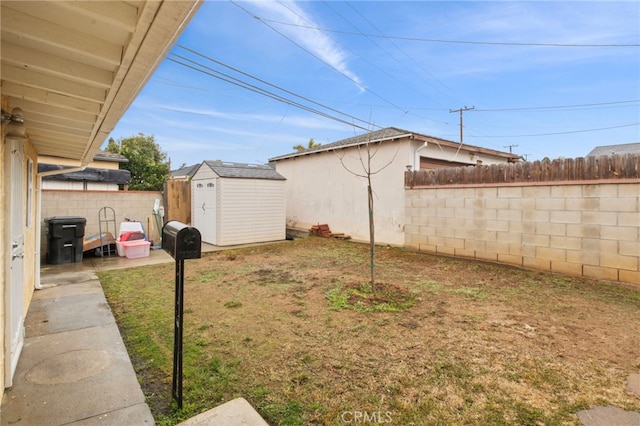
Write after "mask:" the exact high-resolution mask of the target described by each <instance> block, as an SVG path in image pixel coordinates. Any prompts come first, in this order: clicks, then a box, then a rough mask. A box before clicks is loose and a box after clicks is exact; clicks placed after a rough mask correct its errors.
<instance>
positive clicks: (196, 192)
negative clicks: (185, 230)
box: [191, 161, 286, 246]
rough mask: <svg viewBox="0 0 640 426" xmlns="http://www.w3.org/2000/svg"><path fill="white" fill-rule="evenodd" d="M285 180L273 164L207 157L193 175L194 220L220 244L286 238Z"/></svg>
mask: <svg viewBox="0 0 640 426" xmlns="http://www.w3.org/2000/svg"><path fill="white" fill-rule="evenodd" d="M284 183H285V178H284V177H283V176H281V175H280V174H278V172H276V171H275V169H274V168H273V167H271V166H269V165H255V164H244V163H227V162H222V161H204V162H203V163H202V164H200V166H199V167H198V170H197V171H196V172H195V174H194V175H193V178H192V179H191V200H192V201H191V203H192V204H191V214H192V222H193V223H192V226H194V227H195V228H197V229H198V230H199V231H200V234H201V236H202V241H203V242H206V243H209V244H213V245H216V246H229V245H236V244H249V243H258V242H267V241H279V240H284V239H285V238H286V223H285V222H286V203H285V199H284V191H285V188H284Z"/></svg>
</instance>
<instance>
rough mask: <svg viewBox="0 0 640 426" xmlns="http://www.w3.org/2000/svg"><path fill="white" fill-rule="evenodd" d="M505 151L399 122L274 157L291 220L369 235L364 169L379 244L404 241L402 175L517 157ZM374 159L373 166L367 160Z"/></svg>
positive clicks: (290, 224) (355, 235)
mask: <svg viewBox="0 0 640 426" xmlns="http://www.w3.org/2000/svg"><path fill="white" fill-rule="evenodd" d="M519 159H520V156H519V155H517V154H512V153H508V152H501V151H496V150H492V149H487V148H482V147H478V146H472V145H467V144H462V145H461V144H460V143H457V142H452V141H448V140H445V139H440V138H436V137H432V136H427V135H423V134H420V133H416V132H411V131H407V130H403V129H398V128H395V127H388V128H385V129H381V130H377V131H373V132H369V133H364V134H361V135H358V136H354V137H350V138H347V139H343V140H339V141H337V142H333V143H330V144H326V145H321V146H319V147H315V148H312V149H307V150H304V151H301V152H294V153H291V154H286V155H281V156H278V157H274V158H271V159H270V160H269V161H270V162H272V163H273V164H275V167H276V171H277V172H278V173H279V174H281V175H282V176H284V177H285V178H286V183H285V199H286V218H287V226H288V227H291V228H302V229H308V228H310V227H311V226H312V225H316V224H325V223H326V224H328V225H329V227H330V228H331V230H332V231H333V232H336V233H345V234H348V235H350V236H351V237H352V238H353V239H355V240H361V241H368V240H369V220H368V217H369V212H368V201H367V179H366V175H367V171H368V170H369V171H370V172H371V180H372V185H371V186H372V189H373V194H374V209H373V212H374V219H375V227H376V228H375V230H376V242H378V243H381V244H390V245H402V244H404V225H405V213H404V203H405V200H404V190H403V188H404V173H405V172H406V171H407V170H419V169H434V168H443V167H457V166H468V165H476V164H484V165H489V164H499V163H508V162H515V161H519ZM368 164H370V166H368Z"/></svg>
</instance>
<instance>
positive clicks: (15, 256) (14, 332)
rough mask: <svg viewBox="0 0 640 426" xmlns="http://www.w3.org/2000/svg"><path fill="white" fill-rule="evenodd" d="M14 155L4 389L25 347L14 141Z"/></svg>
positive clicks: (19, 149)
mask: <svg viewBox="0 0 640 426" xmlns="http://www.w3.org/2000/svg"><path fill="white" fill-rule="evenodd" d="M10 147H11V153H10V154H9V155H8V156H7V158H8V162H9V163H10V164H8V165H7V169H6V170H7V171H10V173H11V175H10V182H11V201H10V204H9V210H10V215H11V217H10V219H9V220H10V224H11V230H10V232H11V241H10V244H11V247H10V250H9V253H11V266H10V270H9V283H8V285H7V286H6V287H5V292H6V293H5V312H6V322H5V331H4V332H5V354H4V356H5V358H4V360H5V365H4V369H5V370H4V371H5V383H4V384H5V387H10V386H11V385H12V383H13V373H15V371H16V366H17V365H18V358H19V357H20V352H21V351H22V346H23V344H24V315H23V300H24V296H23V295H24V278H23V268H24V217H23V196H22V194H23V193H24V192H25V191H26V188H25V187H24V179H23V177H22V176H23V175H22V174H23V158H24V144H23V142H22V141H20V140H15V139H11V144H10Z"/></svg>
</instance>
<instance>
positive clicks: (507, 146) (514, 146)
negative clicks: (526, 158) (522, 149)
mask: <svg viewBox="0 0 640 426" xmlns="http://www.w3.org/2000/svg"><path fill="white" fill-rule="evenodd" d="M517 146H518V145H505V146H504V147H505V148H509V154H513V152H512V151H511V148H516V147H517Z"/></svg>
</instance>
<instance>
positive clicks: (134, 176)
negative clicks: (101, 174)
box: [105, 133, 169, 191]
mask: <svg viewBox="0 0 640 426" xmlns="http://www.w3.org/2000/svg"><path fill="white" fill-rule="evenodd" d="M105 150H106V151H108V152H113V153H114V154H120V155H122V156H124V157H126V158H127V159H128V160H129V162H128V163H125V164H121V165H120V168H121V169H125V170H129V171H130V172H131V180H130V181H129V189H133V190H138V191H162V188H163V185H164V182H165V181H166V180H167V179H168V177H169V164H168V163H167V154H166V153H164V152H162V150H161V149H160V145H158V144H157V143H156V141H155V138H154V136H153V135H149V136H146V135H145V134H144V133H139V134H138V135H137V136H131V137H128V138H120V139H118V140H117V141H115V140H114V139H113V138H110V139H109V142H108V143H107V147H106V149H105Z"/></svg>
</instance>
